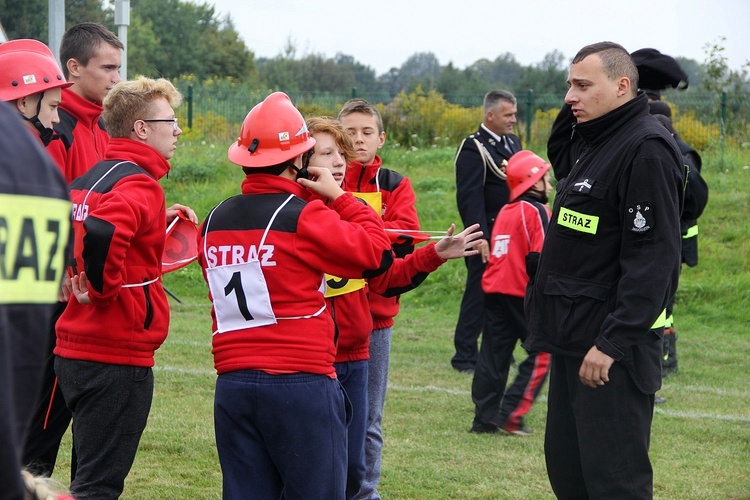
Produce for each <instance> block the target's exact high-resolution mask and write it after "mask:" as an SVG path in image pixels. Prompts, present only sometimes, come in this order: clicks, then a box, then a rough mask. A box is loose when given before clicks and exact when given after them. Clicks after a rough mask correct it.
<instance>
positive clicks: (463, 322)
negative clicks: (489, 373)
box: [451, 255, 487, 370]
mask: <svg viewBox="0 0 750 500" xmlns="http://www.w3.org/2000/svg"><path fill="white" fill-rule="evenodd" d="M464 263H465V264H466V270H467V273H466V288H465V289H464V295H463V298H462V299H461V310H460V311H459V313H458V322H457V324H456V331H455V333H454V336H453V343H454V345H455V347H456V354H454V355H453V358H452V359H451V365H453V368H455V369H456V370H467V369H474V367H475V365H476V364H477V358H478V353H479V351H478V349H477V340H478V339H479V335H481V333H482V323H483V316H484V292H483V291H482V274H483V273H484V268H485V267H486V266H487V264H486V263H484V262H482V257H481V256H479V255H472V256H471V257H466V258H464Z"/></svg>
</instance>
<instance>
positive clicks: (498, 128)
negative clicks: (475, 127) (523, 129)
mask: <svg viewBox="0 0 750 500" xmlns="http://www.w3.org/2000/svg"><path fill="white" fill-rule="evenodd" d="M517 113H518V107H517V106H516V105H515V104H511V103H509V102H508V101H499V102H498V104H497V106H495V107H494V108H492V109H490V110H489V111H487V115H486V116H485V119H484V125H485V126H486V127H487V128H488V129H490V130H491V131H493V132H494V133H496V134H497V135H505V134H510V133H512V132H513V125H515V124H516V121H517V120H516V114H517Z"/></svg>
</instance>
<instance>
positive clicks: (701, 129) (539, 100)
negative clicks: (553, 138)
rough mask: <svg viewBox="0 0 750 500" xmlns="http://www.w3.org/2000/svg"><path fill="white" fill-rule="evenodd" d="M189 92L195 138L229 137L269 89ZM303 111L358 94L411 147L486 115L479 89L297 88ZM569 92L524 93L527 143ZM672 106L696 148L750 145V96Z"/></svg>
mask: <svg viewBox="0 0 750 500" xmlns="http://www.w3.org/2000/svg"><path fill="white" fill-rule="evenodd" d="M177 86H178V88H180V90H181V91H182V92H183V94H184V95H185V98H186V99H185V101H186V105H183V106H182V108H181V109H180V111H179V113H180V119H181V123H185V124H187V127H188V128H187V130H186V132H187V133H188V134H189V135H188V137H193V138H202V139H204V140H210V141H216V142H221V143H230V142H232V141H234V140H236V138H237V136H238V135H239V131H240V126H241V124H242V121H243V119H244V118H245V116H246V115H247V113H248V112H249V111H250V109H251V108H252V107H253V106H255V105H256V104H257V103H259V102H261V101H262V100H263V99H264V98H265V97H266V96H267V95H268V94H270V93H271V91H270V90H259V89H247V88H242V87H239V86H235V85H234V84H232V83H231V82H228V81H227V82H222V81H218V82H213V83H210V84H206V85H194V84H184V82H182V83H181V82H177ZM289 96H290V98H291V99H292V101H293V102H294V104H295V106H297V108H298V109H299V110H300V111H301V112H302V114H303V116H306V117H308V116H317V115H329V116H336V115H337V114H338V110H339V109H341V106H342V105H343V104H344V103H345V102H346V101H347V100H348V99H351V98H352V97H357V98H363V99H367V100H368V101H369V102H371V103H372V104H374V105H376V107H378V109H379V110H380V111H381V114H382V115H383V121H384V125H385V129H386V132H387V133H388V137H389V143H391V144H398V145H400V146H404V147H439V146H448V145H453V146H457V145H458V144H459V143H460V141H461V139H462V138H463V137H465V136H466V135H467V134H469V133H471V132H473V131H474V130H476V128H477V126H478V125H479V123H480V122H481V121H482V107H481V105H482V99H483V97H484V95H483V94H482V95H480V94H466V93H462V94H446V95H443V94H439V93H437V92H435V91H430V92H423V91H421V90H419V89H417V90H416V91H414V92H412V93H408V94H407V93H402V94H399V95H398V96H396V97H394V98H391V97H390V95H388V94H387V93H383V94H366V95H364V94H358V93H357V92H356V91H354V90H352V91H351V92H340V93H313V92H290V93H289ZM564 97H565V96H564V95H560V94H535V93H534V91H533V90H529V91H528V92H527V93H526V94H525V95H518V96H517V99H518V124H517V126H516V133H517V135H519V136H520V137H521V138H522V140H523V142H524V144H525V145H526V147H529V148H532V149H535V150H543V149H544V148H545V145H546V140H547V136H548V135H549V130H550V128H551V126H552V123H553V121H554V119H555V117H556V116H557V111H558V109H559V108H560V106H561V105H562V103H563V99H564ZM662 100H664V101H665V102H667V103H668V104H669V106H670V108H671V111H672V120H673V124H674V127H675V130H676V131H677V132H678V133H679V134H680V135H681V137H682V138H683V140H685V141H686V142H687V143H688V144H691V145H692V146H693V147H695V148H696V149H698V150H699V151H700V150H705V149H712V148H719V149H723V148H724V147H727V146H730V147H738V146H739V147H747V146H750V144H749V141H750V94H747V93H723V94H721V95H716V94H709V93H699V92H678V91H669V92H666V93H665V95H664V97H663V98H662Z"/></svg>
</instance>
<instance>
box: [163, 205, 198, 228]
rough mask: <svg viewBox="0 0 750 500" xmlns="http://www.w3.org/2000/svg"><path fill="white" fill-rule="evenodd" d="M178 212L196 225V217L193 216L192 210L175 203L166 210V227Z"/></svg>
mask: <svg viewBox="0 0 750 500" xmlns="http://www.w3.org/2000/svg"><path fill="white" fill-rule="evenodd" d="M180 212H182V213H183V214H184V215H185V217H187V218H188V220H190V222H192V223H193V224H195V225H196V226H197V225H198V216H197V215H195V212H194V211H193V209H192V208H190V207H188V206H185V205H180V204H179V203H175V204H174V205H172V206H171V207H169V208H168V209H167V225H170V224H171V223H172V221H173V220H174V219H175V217H177V215H178V214H179V213H180Z"/></svg>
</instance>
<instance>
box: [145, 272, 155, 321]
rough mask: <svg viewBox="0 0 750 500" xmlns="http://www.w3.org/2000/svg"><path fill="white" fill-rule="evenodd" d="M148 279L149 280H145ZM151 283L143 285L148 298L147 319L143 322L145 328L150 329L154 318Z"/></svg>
mask: <svg viewBox="0 0 750 500" xmlns="http://www.w3.org/2000/svg"><path fill="white" fill-rule="evenodd" d="M143 281H144V282H145V281H148V280H143ZM148 287H149V285H144V286H143V295H144V297H145V298H146V320H145V321H144V322H143V329H144V330H148V329H149V327H150V326H151V321H152V320H153V319H154V307H153V306H152V305H151V292H149V288H148Z"/></svg>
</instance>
